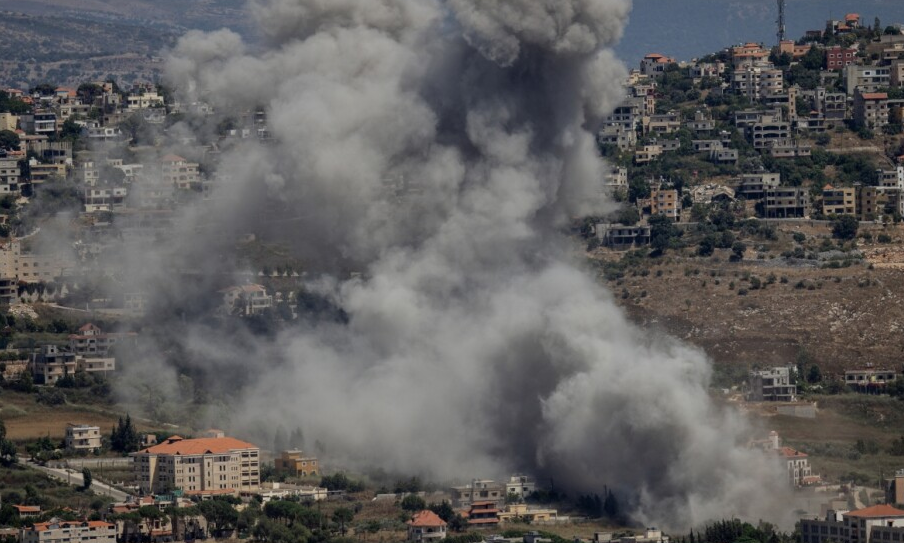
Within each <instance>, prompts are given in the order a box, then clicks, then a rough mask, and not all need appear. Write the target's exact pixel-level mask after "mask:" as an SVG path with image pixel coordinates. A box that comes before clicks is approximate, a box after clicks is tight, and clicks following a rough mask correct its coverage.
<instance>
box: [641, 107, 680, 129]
mask: <svg viewBox="0 0 904 543" xmlns="http://www.w3.org/2000/svg"><path fill="white" fill-rule="evenodd" d="M680 129H681V117H680V116H679V115H678V113H677V112H675V111H669V112H667V113H657V114H655V115H650V116H649V117H644V125H643V132H644V134H671V133H672V132H677V131H678V130H680Z"/></svg>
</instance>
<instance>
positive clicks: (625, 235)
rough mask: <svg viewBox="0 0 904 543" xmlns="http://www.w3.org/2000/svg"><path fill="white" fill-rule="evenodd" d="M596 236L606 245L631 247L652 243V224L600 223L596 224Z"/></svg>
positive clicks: (617, 247) (623, 247)
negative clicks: (624, 224)
mask: <svg viewBox="0 0 904 543" xmlns="http://www.w3.org/2000/svg"><path fill="white" fill-rule="evenodd" d="M594 231H595V232H596V237H597V238H598V239H599V240H600V241H601V242H602V244H603V245H604V246H606V247H611V248H613V249H630V248H631V247H640V246H643V245H648V244H649V243H650V226H649V225H640V226H623V225H621V224H605V223H599V224H597V225H595V226H594Z"/></svg>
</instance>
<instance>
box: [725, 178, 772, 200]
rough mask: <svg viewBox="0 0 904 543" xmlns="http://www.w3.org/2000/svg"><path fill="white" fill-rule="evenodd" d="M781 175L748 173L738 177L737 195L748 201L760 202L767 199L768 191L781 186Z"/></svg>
mask: <svg viewBox="0 0 904 543" xmlns="http://www.w3.org/2000/svg"><path fill="white" fill-rule="evenodd" d="M781 179H782V174H780V173H747V174H742V175H741V176H740V177H738V180H737V188H736V189H735V195H736V196H741V197H744V198H746V199H748V200H759V199H761V198H765V197H766V191H767V190H769V189H774V188H777V187H778V186H779V185H780V184H781Z"/></svg>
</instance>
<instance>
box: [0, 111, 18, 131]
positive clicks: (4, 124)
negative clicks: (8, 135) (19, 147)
mask: <svg viewBox="0 0 904 543" xmlns="http://www.w3.org/2000/svg"><path fill="white" fill-rule="evenodd" d="M18 125H19V117H18V116H16V115H13V114H12V113H0V130H9V131H10V132H15V131H16V127H17V126H18Z"/></svg>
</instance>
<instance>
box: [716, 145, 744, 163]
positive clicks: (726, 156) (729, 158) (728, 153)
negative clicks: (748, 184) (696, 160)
mask: <svg viewBox="0 0 904 543" xmlns="http://www.w3.org/2000/svg"><path fill="white" fill-rule="evenodd" d="M709 160H710V161H711V162H715V163H716V164H737V162H738V150H737V149H724V148H723V149H713V150H712V151H710V152H709Z"/></svg>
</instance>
